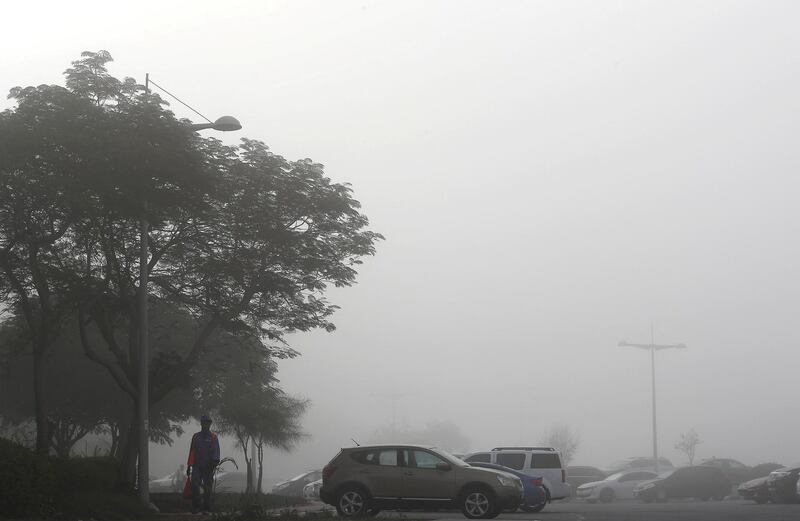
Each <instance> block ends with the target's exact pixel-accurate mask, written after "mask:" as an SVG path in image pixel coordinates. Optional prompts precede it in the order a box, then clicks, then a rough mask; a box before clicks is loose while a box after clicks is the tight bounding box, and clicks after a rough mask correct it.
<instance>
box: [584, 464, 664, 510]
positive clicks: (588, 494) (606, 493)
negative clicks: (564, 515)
mask: <svg viewBox="0 0 800 521" xmlns="http://www.w3.org/2000/svg"><path fill="white" fill-rule="evenodd" d="M657 477H658V474H656V473H655V472H652V471H650V470H637V469H634V470H623V471H622V472H617V473H616V474H611V475H610V476H608V477H607V478H605V479H603V480H600V481H593V482H590V483H584V484H583V485H581V486H579V487H578V490H577V492H576V493H575V495H576V497H577V498H578V499H583V500H586V501H587V502H589V503H594V502H595V501H599V502H601V503H611V502H612V501H614V500H616V499H633V498H634V497H635V496H634V494H633V489H634V488H635V487H636V485H638V484H639V483H642V482H643V481H647V480H651V479H655V478H657Z"/></svg>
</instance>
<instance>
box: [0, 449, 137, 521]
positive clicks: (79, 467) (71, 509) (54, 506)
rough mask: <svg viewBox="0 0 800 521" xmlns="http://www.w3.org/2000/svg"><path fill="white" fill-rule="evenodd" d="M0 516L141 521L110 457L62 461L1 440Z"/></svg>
mask: <svg viewBox="0 0 800 521" xmlns="http://www.w3.org/2000/svg"><path fill="white" fill-rule="evenodd" d="M0 462H2V465H0V518H26V517H35V518H41V519H47V518H52V517H55V516H58V517H59V518H61V519H66V520H69V519H79V518H87V517H92V518H94V519H97V520H114V519H137V518H138V519H142V518H145V517H148V515H149V512H148V511H147V510H146V509H145V508H144V506H143V505H142V504H141V503H140V502H139V501H138V499H137V498H136V497H135V496H134V495H133V494H130V493H125V492H124V490H123V485H122V480H121V473H120V470H119V466H118V465H117V463H116V462H115V461H114V460H113V459H112V458H74V459H59V458H50V457H47V456H40V455H37V454H36V453H35V452H33V451H32V450H30V449H27V448H25V447H23V446H22V445H19V444H17V443H14V442H11V441H9V440H6V439H2V438H0Z"/></svg>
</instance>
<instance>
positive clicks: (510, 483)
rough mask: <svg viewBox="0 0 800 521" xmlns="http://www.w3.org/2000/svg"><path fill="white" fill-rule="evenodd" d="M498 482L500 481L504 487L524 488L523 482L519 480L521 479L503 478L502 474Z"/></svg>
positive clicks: (499, 475)
mask: <svg viewBox="0 0 800 521" xmlns="http://www.w3.org/2000/svg"><path fill="white" fill-rule="evenodd" d="M497 481H499V482H500V484H501V485H502V486H504V487H517V488H522V482H521V481H520V480H519V478H511V477H506V476H503V475H502V474H498V475H497Z"/></svg>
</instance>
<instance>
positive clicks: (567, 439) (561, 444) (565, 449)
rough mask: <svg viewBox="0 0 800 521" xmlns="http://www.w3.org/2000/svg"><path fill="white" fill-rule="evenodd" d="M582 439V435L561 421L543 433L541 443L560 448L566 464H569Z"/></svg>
mask: <svg viewBox="0 0 800 521" xmlns="http://www.w3.org/2000/svg"><path fill="white" fill-rule="evenodd" d="M580 441H581V440H580V436H578V434H577V433H576V432H574V431H573V430H572V428H571V427H570V426H569V425H566V424H564V423H559V424H555V425H553V426H551V427H550V428H549V429H547V430H546V431H545V432H544V433H543V434H542V437H541V441H540V443H542V444H543V445H546V446H548V447H554V448H555V449H556V450H558V451H559V452H560V453H561V460H562V462H563V464H564V466H567V465H569V464H570V462H571V461H572V458H573V457H574V456H575V453H576V452H577V451H578V447H579V446H580Z"/></svg>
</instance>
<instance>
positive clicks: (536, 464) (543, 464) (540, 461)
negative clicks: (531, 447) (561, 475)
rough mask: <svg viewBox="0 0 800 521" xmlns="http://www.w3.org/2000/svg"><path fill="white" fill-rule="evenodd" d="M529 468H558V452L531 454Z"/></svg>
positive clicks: (559, 462) (559, 464) (559, 460)
mask: <svg viewBox="0 0 800 521" xmlns="http://www.w3.org/2000/svg"><path fill="white" fill-rule="evenodd" d="M531 468H534V469H560V468H561V459H560V458H559V457H558V454H531Z"/></svg>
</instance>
